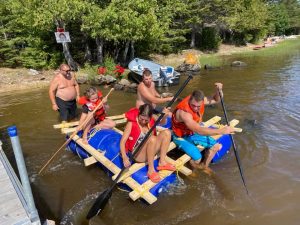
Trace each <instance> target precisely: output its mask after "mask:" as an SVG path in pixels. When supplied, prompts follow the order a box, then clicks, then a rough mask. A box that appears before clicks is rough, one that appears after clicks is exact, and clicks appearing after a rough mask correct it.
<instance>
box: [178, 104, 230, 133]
mask: <svg viewBox="0 0 300 225" xmlns="http://www.w3.org/2000/svg"><path fill="white" fill-rule="evenodd" d="M176 113H178V116H179V119H180V120H179V121H183V122H184V123H185V125H186V126H187V127H188V128H189V129H190V130H191V131H193V132H194V133H198V134H200V135H206V136H213V135H219V134H229V133H233V132H234V130H233V128H231V127H228V126H225V127H223V128H221V129H212V128H207V127H201V126H200V124H199V123H197V122H196V121H194V120H193V117H192V115H191V114H190V113H187V112H184V111H182V110H178V111H177V112H176Z"/></svg>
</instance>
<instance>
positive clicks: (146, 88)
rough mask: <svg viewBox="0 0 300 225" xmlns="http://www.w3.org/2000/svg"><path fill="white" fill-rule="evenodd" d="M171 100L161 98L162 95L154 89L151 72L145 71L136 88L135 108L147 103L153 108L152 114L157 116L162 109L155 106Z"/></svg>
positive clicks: (169, 98) (170, 98)
mask: <svg viewBox="0 0 300 225" xmlns="http://www.w3.org/2000/svg"><path fill="white" fill-rule="evenodd" d="M172 99H173V97H166V98H162V95H160V94H159V93H158V92H157V91H156V89H155V84H154V82H153V79H152V73H151V71H150V70H148V69H145V70H144V72H143V80H142V82H141V83H140V84H139V85H138V88H137V100H136V108H137V109H138V108H139V107H140V106H141V105H143V104H145V103H148V104H151V105H152V107H153V108H154V113H155V114H158V113H160V112H161V111H162V109H163V108H162V107H160V106H158V105H157V104H163V103H166V102H169V101H171V100H172Z"/></svg>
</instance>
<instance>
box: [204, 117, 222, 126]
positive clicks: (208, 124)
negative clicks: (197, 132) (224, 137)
mask: <svg viewBox="0 0 300 225" xmlns="http://www.w3.org/2000/svg"><path fill="white" fill-rule="evenodd" d="M220 120H221V117H219V116H214V117H213V118H211V119H209V120H207V121H206V122H202V123H201V126H203V127H209V126H211V125H213V124H215V123H217V122H219V121H220Z"/></svg>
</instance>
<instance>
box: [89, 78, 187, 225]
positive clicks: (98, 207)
mask: <svg viewBox="0 0 300 225" xmlns="http://www.w3.org/2000/svg"><path fill="white" fill-rule="evenodd" d="M192 78H193V76H191V75H189V76H188V78H187V79H186V81H185V82H184V83H183V85H182V86H181V87H180V88H179V90H178V91H177V93H176V94H175V95H174V97H173V99H172V100H171V101H170V102H169V103H168V104H167V106H166V108H168V107H171V106H172V104H173V103H174V102H175V100H176V98H177V97H178V96H179V94H180V93H181V92H182V91H183V89H184V88H185V86H186V85H187V84H188V82H189V81H190V80H191V79H192ZM164 115H165V114H164V113H163V112H162V113H161V114H160V116H159V117H158V119H157V120H156V121H155V123H154V125H153V126H152V127H151V128H150V130H149V131H148V132H147V134H146V135H145V137H144V139H143V140H142V141H141V143H140V144H139V145H138V146H137V147H136V148H135V149H134V150H133V154H132V155H131V157H130V159H131V160H132V159H134V157H135V156H136V155H137V154H138V153H139V152H140V150H141V149H142V147H143V145H144V143H145V142H146V141H147V140H148V138H149V136H150V134H151V133H152V131H153V130H154V129H155V127H156V126H157V125H158V124H159V122H160V121H161V120H162V118H163V117H164ZM126 169H127V168H126V167H124V168H123V169H122V170H121V171H120V172H119V174H118V176H117V177H116V179H115V180H114V181H113V184H112V185H111V187H110V188H108V189H106V190H105V191H103V192H102V193H101V194H100V195H99V196H98V197H97V199H96V201H95V202H94V204H93V206H92V207H91V209H90V210H89V212H88V214H87V216H86V218H87V219H88V220H89V219H91V218H92V217H94V216H96V215H98V214H99V213H100V212H101V211H102V210H103V209H104V207H105V205H106V204H107V202H108V200H109V199H110V197H111V195H112V191H113V189H114V188H115V187H116V185H117V183H118V180H119V179H120V177H121V176H122V174H123V172H124V171H125V170H126Z"/></svg>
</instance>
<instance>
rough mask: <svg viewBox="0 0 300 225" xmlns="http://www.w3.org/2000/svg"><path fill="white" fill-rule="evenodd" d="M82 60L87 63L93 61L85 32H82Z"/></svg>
mask: <svg viewBox="0 0 300 225" xmlns="http://www.w3.org/2000/svg"><path fill="white" fill-rule="evenodd" d="M84 49H85V51H84V61H85V62H88V63H91V62H92V61H93V55H92V52H91V48H90V45H89V43H88V37H87V35H86V34H84Z"/></svg>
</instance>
